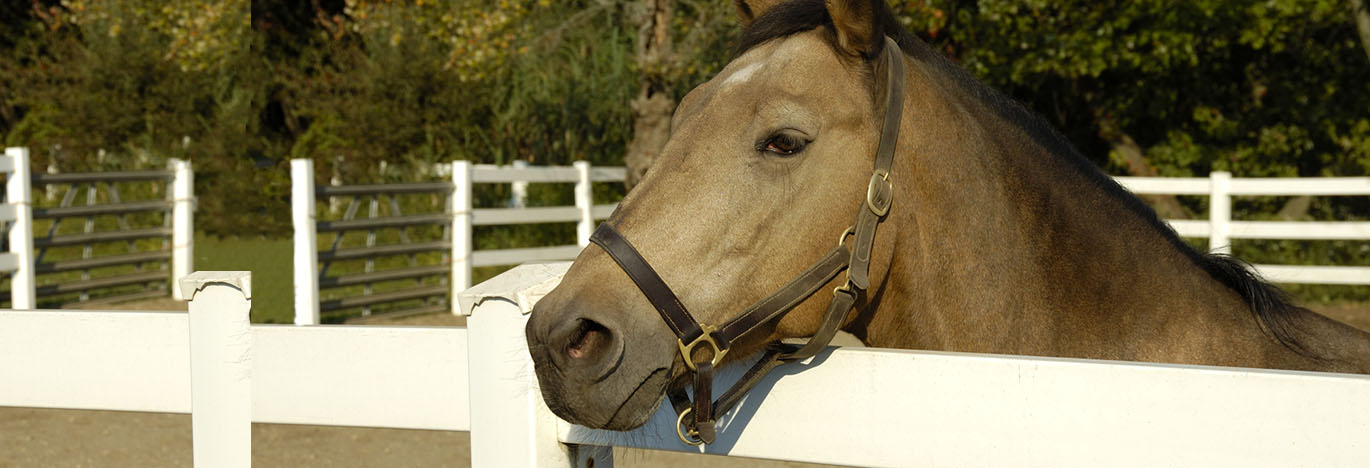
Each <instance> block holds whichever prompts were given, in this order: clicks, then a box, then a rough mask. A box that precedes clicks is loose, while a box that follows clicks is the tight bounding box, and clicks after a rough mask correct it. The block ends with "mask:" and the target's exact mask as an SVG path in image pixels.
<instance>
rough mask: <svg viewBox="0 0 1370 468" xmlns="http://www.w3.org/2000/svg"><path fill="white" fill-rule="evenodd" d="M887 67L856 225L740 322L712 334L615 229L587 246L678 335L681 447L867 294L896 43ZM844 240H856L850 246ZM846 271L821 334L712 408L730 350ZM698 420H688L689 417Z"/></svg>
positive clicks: (759, 370) (894, 104)
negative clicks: (717, 376) (716, 380)
mask: <svg viewBox="0 0 1370 468" xmlns="http://www.w3.org/2000/svg"><path fill="white" fill-rule="evenodd" d="M885 63H886V69H887V71H888V72H889V79H888V80H887V82H886V85H887V89H886V91H885V116H884V122H883V124H882V125H883V127H882V129H881V132H880V146H879V147H878V149H877V150H876V153H875V169H874V171H873V172H872V174H871V179H870V183H869V185H868V186H867V188H866V199H865V201H864V202H863V203H862V204H861V206H860V208H859V209H858V210H857V214H856V222H855V223H853V224H852V226H851V227H849V228H847V230H846V231H844V232H843V233H842V235H841V237H839V238H838V240H837V247H835V248H833V249H832V250H831V251H829V252H828V254H827V255H824V256H823V258H821V259H819V260H818V261H817V262H814V263H813V265H812V266H810V267H809V268H808V269H807V270H805V271H804V272H803V273H800V274H799V275H798V276H796V277H795V278H794V279H792V280H790V282H789V283H787V284H786V285H785V286H784V287H781V288H780V290H778V291H776V292H775V293H773V294H771V295H770V296H767V297H766V298H764V299H761V300H760V301H757V302H756V303H754V304H752V305H751V306H749V307H747V309H746V310H744V311H743V312H742V314H741V315H739V316H737V317H735V318H733V319H731V320H729V321H727V322H725V323H724V324H723V325H720V326H717V327H713V326H709V325H701V324H700V323H699V322H698V321H697V320H695V319H694V317H693V316H691V315H690V312H689V311H687V310H686V309H685V306H684V305H682V304H681V303H680V299H678V298H676V295H675V293H673V292H671V288H670V287H669V286H666V282H665V281H663V280H662V279H661V276H660V275H658V274H657V273H656V271H655V270H653V269H652V267H651V265H649V264H648V263H647V260H646V259H644V258H642V255H641V254H639V253H638V252H637V249H634V248H633V246H632V244H630V243H628V240H627V239H624V238H623V236H622V235H621V234H619V232H618V230H616V229H614V227H613V226H612V225H610V224H609V223H604V224H601V225H599V228H598V229H596V230H595V233H594V235H592V236H590V241H591V242H594V243H595V244H596V245H599V246H600V247H601V248H603V249H604V251H605V252H607V253H608V254H609V256H610V257H613V259H614V261H615V262H617V263H618V265H619V267H620V268H623V271H624V272H625V273H627V274H628V277H629V278H632V280H633V283H635V284H637V287H638V289H639V290H641V291H642V294H643V295H644V296H646V297H647V300H649V301H651V303H652V305H653V306H655V307H656V309H657V311H658V312H660V313H661V318H662V319H663V320H665V321H666V325H667V326H669V327H670V328H671V331H673V332H675V334H676V337H677V340H676V343H677V345H678V346H679V347H680V355H681V357H682V358H683V359H684V361H685V366H686V367H687V368H688V369H689V372H687V373H685V374H681V376H680V377H681V378H677V379H676V380H675V381H674V382H673V383H672V385H671V386H670V388H669V389H668V390H667V395H669V396H670V398H671V404H672V406H673V407H674V408H675V410H676V413H677V414H678V415H679V416H678V417H677V419H676V434H677V435H678V436H680V440H681V441H683V442H685V443H686V444H690V445H701V444H710V443H713V442H714V439H715V436H716V433H715V429H714V421H715V420H716V419H717V416H719V415H721V414H723V413H726V412H727V411H728V410H729V409H731V408H732V407H733V405H735V404H737V402H738V401H739V400H740V399H741V397H742V395H743V394H745V393H746V392H747V390H750V389H751V388H752V387H753V386H755V385H756V384H757V383H759V382H760V380H761V377H762V376H764V375H766V373H767V372H769V371H770V370H771V369H774V368H775V367H776V366H778V365H780V364H782V363H785V362H791V361H797V360H801V359H805V358H808V357H810V356H813V355H814V354H817V353H818V351H820V350H822V349H823V348H824V347H826V346H827V345H828V343H829V342H830V341H832V338H833V336H834V335H836V334H837V330H838V329H839V328H841V327H842V324H843V323H844V322H846V318H847V314H848V313H850V312H851V309H852V307H854V306H855V305H856V300H857V298H858V297H859V296H860V295H861V294H862V293H863V292H864V291H865V290H866V289H867V288H869V287H870V278H869V276H868V275H869V271H870V260H871V249H872V247H873V245H874V242H875V229H876V227H877V226H879V223H880V221H881V220H882V219H883V218H884V216H885V215H886V214H887V213H888V212H889V209H890V203H891V200H892V198H893V196H894V187H893V185H891V183H890V179H889V172H890V166H891V165H892V164H893V161H894V148H895V143H896V142H897V140H898V139H899V121H900V116H901V109H902V108H903V104H904V60H903V52H902V51H901V50H900V49H899V46H898V45H896V44H895V42H894V40H892V39H890V38H888V37H887V38H885ZM847 237H852V238H853V241H852V243H851V245H850V246H848V245H847V242H846V241H847ZM842 270H847V281H846V283H844V284H843V285H842V286H839V287H837V288H836V289H834V290H833V299H832V302H831V303H829V304H828V310H827V312H826V313H825V314H824V316H823V323H822V324H821V325H819V327H818V331H817V332H816V333H814V335H813V337H811V338H810V339H809V341H808V342H807V343H805V344H804V345H803V346H797V345H790V344H785V343H772V344H770V345H768V346H767V347H766V351H765V354H764V355H763V356H762V358H761V360H760V361H757V363H756V364H755V365H753V366H752V368H751V369H749V370H748V371H747V373H746V374H744V375H743V377H742V379H741V380H739V381H738V382H737V383H736V384H734V385H733V386H732V388H730V389H728V391H727V392H725V393H724V394H723V395H722V396H720V397H719V399H718V401H717V402H713V401H710V397H711V396H713V377H714V370H715V369H716V368H717V367H718V365H719V364H720V363H722V361H723V356H725V355H727V354H728V350H729V349H730V346H731V345H732V344H733V343H734V342H735V341H736V340H737V339H739V338H741V337H743V336H746V335H748V334H750V333H751V332H753V331H754V330H756V329H758V328H759V327H761V326H762V325H764V324H767V323H770V322H771V321H773V320H775V319H777V318H779V317H781V316H783V315H784V314H785V313H786V312H789V311H790V310H791V309H793V308H794V307H796V306H798V305H799V304H800V303H802V302H804V300H806V299H808V298H809V296H812V295H813V294H814V293H816V292H818V290H819V289H820V288H822V287H823V285H825V284H827V283H828V282H829V281H831V280H832V279H833V278H835V277H837V274H838V273H841V272H842ZM689 374H694V379H693V383H694V401H693V402H691V401H690V399H689V398H688V396H687V395H686V393H685V386H686V383H687V382H686V379H684V378H683V377H685V376H686V375H689ZM692 415H693V417H690V416H692Z"/></svg>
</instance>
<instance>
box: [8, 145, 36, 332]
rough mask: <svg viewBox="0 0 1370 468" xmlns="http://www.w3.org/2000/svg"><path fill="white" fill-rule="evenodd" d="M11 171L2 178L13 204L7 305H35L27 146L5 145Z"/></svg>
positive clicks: (28, 307)
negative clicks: (11, 164)
mask: <svg viewBox="0 0 1370 468" xmlns="http://www.w3.org/2000/svg"><path fill="white" fill-rule="evenodd" d="M5 156H8V157H9V158H10V160H11V161H12V162H13V164H14V170H13V171H11V172H10V174H9V177H8V178H7V179H6V180H5V195H6V197H7V198H6V201H7V202H8V204H9V205H10V206H13V207H14V222H13V223H11V224H10V232H9V236H10V237H9V241H10V252H12V253H13V254H14V260H15V267H14V273H12V274H11V276H10V308H12V309H33V308H35V307H37V294H36V292H35V290H34V283H33V204H32V202H33V194H32V188H33V186H32V182H31V181H30V180H29V149H28V148H5Z"/></svg>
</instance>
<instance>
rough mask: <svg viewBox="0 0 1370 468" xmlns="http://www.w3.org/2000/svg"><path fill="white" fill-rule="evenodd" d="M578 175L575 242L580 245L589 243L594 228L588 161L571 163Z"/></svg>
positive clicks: (593, 195) (593, 193) (593, 200)
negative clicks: (577, 212) (578, 220)
mask: <svg viewBox="0 0 1370 468" xmlns="http://www.w3.org/2000/svg"><path fill="white" fill-rule="evenodd" d="M571 165H572V166H575V168H576V174H577V175H578V176H579V177H580V178H579V179H577V180H576V208H577V209H579V210H580V222H579V223H577V224H576V242H577V243H579V244H580V246H581V247H585V246H587V245H590V234H591V233H592V232H594V229H595V217H594V214H593V212H594V209H595V191H594V187H593V186H592V185H591V183H590V161H576V162H574V163H571Z"/></svg>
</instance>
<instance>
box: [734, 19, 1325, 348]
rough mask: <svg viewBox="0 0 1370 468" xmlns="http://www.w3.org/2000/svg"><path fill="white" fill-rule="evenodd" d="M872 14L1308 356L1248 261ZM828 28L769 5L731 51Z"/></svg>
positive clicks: (1284, 305)
mask: <svg viewBox="0 0 1370 468" xmlns="http://www.w3.org/2000/svg"><path fill="white" fill-rule="evenodd" d="M879 4H880V5H879V6H878V7H877V8H878V9H877V11H876V15H877V19H878V20H879V22H880V24H881V26H882V29H883V31H884V33H885V35H887V36H889V37H891V38H893V39H894V40H895V42H896V43H897V44H899V47H900V48H901V49H903V51H904V53H905V54H908V55H909V56H911V57H913V58H914V59H916V60H918V61H920V62H921V63H924V64H927V65H932V66H933V67H935V69H936V70H938V71H939V72H941V73H942V74H943V75H944V76H946V77H947V78H949V79H950V80H952V81H953V82H955V83H956V84H958V85H959V86H961V87H962V89H964V90H965V91H967V92H968V93H969V94H970V95H971V96H973V97H974V98H976V99H978V100H980V101H981V102H982V103H984V104H985V105H986V106H987V107H988V108H989V109H992V110H993V111H994V112H995V113H996V114H998V116H999V117H1000V118H1002V119H1003V120H1004V121H1005V122H1007V123H1009V124H1011V125H1013V126H1015V127H1017V128H1019V129H1020V130H1022V131H1023V132H1024V134H1026V135H1028V136H1029V137H1030V138H1032V139H1033V140H1034V141H1035V142H1037V143H1038V144H1039V145H1041V146H1042V147H1043V148H1045V149H1047V150H1048V152H1050V153H1051V154H1054V155H1056V156H1057V158H1058V159H1059V160H1060V162H1064V163H1065V165H1066V166H1067V167H1070V168H1072V169H1073V170H1074V172H1075V173H1077V174H1079V175H1080V176H1082V177H1084V178H1085V180H1087V181H1089V182H1090V183H1091V184H1093V185H1094V186H1096V187H1098V188H1099V189H1101V191H1102V192H1103V193H1104V194H1105V195H1106V196H1108V197H1110V198H1113V199H1115V200H1117V201H1119V202H1121V203H1122V204H1123V206H1125V207H1126V208H1127V209H1129V210H1130V211H1132V212H1133V213H1134V214H1136V215H1137V216H1138V217H1140V218H1141V219H1142V220H1144V221H1145V222H1147V223H1148V224H1150V225H1151V226H1152V227H1153V228H1154V229H1155V230H1156V231H1157V232H1159V233H1161V234H1162V236H1164V237H1165V239H1166V240H1167V241H1169V242H1170V244H1171V245H1172V246H1173V247H1174V248H1175V249H1176V250H1179V251H1180V252H1181V253H1183V254H1184V255H1185V256H1186V257H1188V258H1189V259H1190V260H1191V261H1192V262H1193V263H1194V264H1195V266H1198V267H1199V268H1201V269H1203V270H1204V271H1205V272H1207V273H1208V274H1209V276H1211V277H1213V278H1214V279H1216V280H1218V281H1219V282H1221V283H1222V284H1224V285H1226V286H1227V287H1228V288H1230V289H1231V290H1232V291H1234V292H1236V293H1237V294H1238V295H1239V296H1241V298H1242V300H1243V301H1244V302H1246V304H1247V306H1248V307H1249V308H1250V309H1251V314H1252V315H1253V316H1254V318H1255V319H1256V321H1257V324H1258V325H1259V326H1260V327H1261V329H1262V330H1263V331H1265V332H1266V333H1268V334H1270V335H1271V336H1273V337H1274V338H1275V339H1276V340H1278V341H1279V342H1280V343H1281V344H1283V345H1284V346H1285V347H1288V348H1289V349H1291V350H1294V351H1296V352H1300V353H1302V354H1305V355H1307V354H1308V350H1307V349H1306V348H1305V347H1304V346H1303V345H1302V344H1301V343H1299V340H1298V339H1297V338H1296V337H1295V336H1294V333H1293V328H1294V325H1293V324H1292V321H1293V320H1292V319H1293V317H1294V315H1296V314H1298V313H1300V311H1304V312H1306V310H1304V309H1303V308H1301V307H1298V306H1295V305H1293V303H1291V302H1290V300H1289V297H1288V296H1287V295H1286V294H1285V293H1284V291H1282V290H1281V289H1279V288H1278V287H1276V286H1274V285H1272V284H1270V283H1268V282H1266V281H1264V280H1263V279H1261V278H1260V276H1259V275H1257V274H1256V273H1255V272H1253V271H1252V270H1251V268H1250V265H1249V264H1247V263H1246V262H1244V261H1242V260H1240V259H1237V258H1235V257H1231V256H1227V255H1221V254H1206V253H1203V252H1199V251H1197V250H1195V249H1194V248H1193V247H1191V246H1190V245H1189V244H1188V243H1185V242H1184V241H1183V240H1181V239H1180V236H1179V234H1177V233H1176V232H1175V230H1174V229H1172V228H1171V227H1170V225H1168V224H1166V223H1165V221H1163V220H1161V218H1160V216H1158V215H1157V214H1156V211H1155V210H1153V209H1152V208H1151V207H1150V206H1148V205H1147V204H1146V203H1145V202H1143V201H1142V200H1141V199H1140V198H1138V197H1137V196H1136V195H1134V194H1132V192H1129V191H1127V189H1125V188H1123V187H1122V186H1121V185H1119V184H1118V182H1117V181H1115V180H1113V178H1111V177H1109V176H1108V175H1106V174H1104V173H1103V171H1101V170H1099V168H1098V167H1097V166H1095V165H1094V163H1092V162H1090V161H1089V160H1088V159H1086V158H1085V157H1084V156H1082V155H1081V154H1080V153H1079V152H1078V151H1076V149H1075V147H1074V146H1073V145H1072V144H1071V143H1070V142H1069V140H1067V139H1066V138H1065V137H1064V136H1062V135H1061V134H1060V133H1059V132H1057V131H1056V130H1055V129H1054V128H1052V127H1051V126H1050V125H1048V124H1047V123H1046V121H1045V120H1044V119H1042V118H1041V117H1040V116H1038V115H1037V114H1035V113H1033V112H1032V111H1031V110H1028V109H1027V108H1026V107H1023V106H1022V105H1021V104H1019V103H1018V102H1017V101H1015V100H1013V99H1011V98H1009V97H1007V96H1006V95H1004V94H1003V93H1001V92H999V91H998V90H995V89H993V88H991V87H989V86H987V85H985V84H984V83H981V82H980V81H979V80H977V79H975V78H974V77H973V76H971V75H970V73H968V72H966V71H965V70H964V69H962V68H961V67H960V66H957V65H956V64H953V63H952V62H951V61H950V60H948V59H947V58H946V57H945V56H944V55H943V54H942V53H940V52H938V51H936V50H934V49H932V48H931V47H929V46H928V45H927V44H926V43H924V42H923V41H922V40H921V39H918V38H917V37H915V36H914V35H913V34H910V33H909V32H908V31H907V30H905V29H904V27H903V26H901V25H900V24H899V22H898V21H897V20H896V19H895V18H894V14H893V13H892V12H890V11H889V7H888V6H886V5H884V2H879ZM824 26H827V27H831V26H832V18H830V17H829V16H828V10H827V6H826V5H825V4H824V2H823V0H791V1H788V2H785V3H783V4H780V5H776V6H775V7H773V8H771V9H770V10H768V11H767V12H766V13H765V14H763V15H761V17H759V18H757V19H756V20H755V21H754V22H752V24H751V25H749V26H748V27H747V28H746V29H745V30H743V32H742V36H741V38H740V39H739V40H738V44H737V47H735V48H734V55H735V56H736V55H741V54H742V53H744V52H746V51H748V50H750V49H752V48H753V47H756V46H757V45H760V44H761V43H763V42H766V41H769V40H771V39H777V38H783V37H788V36H790V35H793V34H797V33H801V32H804V31H808V30H811V29H815V28H819V27H824ZM877 52H878V51H877Z"/></svg>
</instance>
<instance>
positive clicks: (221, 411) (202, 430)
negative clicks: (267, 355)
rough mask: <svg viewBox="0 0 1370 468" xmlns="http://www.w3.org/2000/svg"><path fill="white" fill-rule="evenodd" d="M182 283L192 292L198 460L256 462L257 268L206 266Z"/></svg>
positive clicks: (208, 463) (193, 417) (194, 441)
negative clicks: (254, 277) (254, 295)
mask: <svg viewBox="0 0 1370 468" xmlns="http://www.w3.org/2000/svg"><path fill="white" fill-rule="evenodd" d="M180 283H181V288H182V290H184V291H187V294H186V295H187V296H188V297H190V430H191V437H192V444H193V446H194V450H193V452H194V462H195V466H197V467H201V468H204V467H249V466H252V330H251V328H250V326H251V323H250V322H249V320H248V314H249V312H250V311H251V310H252V274H251V273H250V272H246V271H201V272H196V273H193V274H191V275H189V276H187V277H185V278H182V279H181V280H180Z"/></svg>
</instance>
